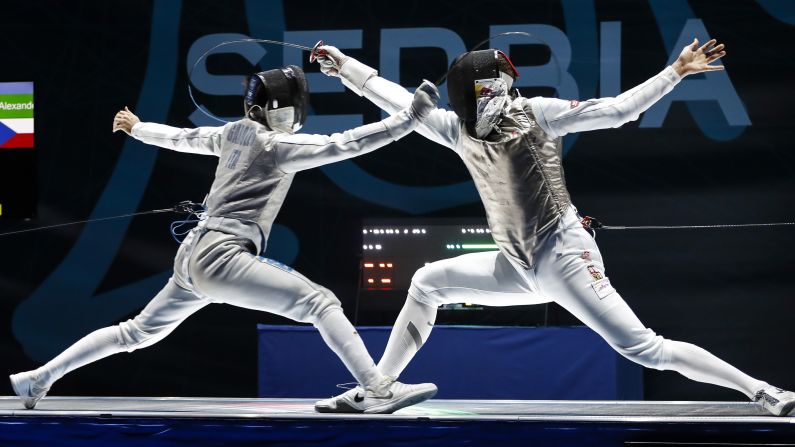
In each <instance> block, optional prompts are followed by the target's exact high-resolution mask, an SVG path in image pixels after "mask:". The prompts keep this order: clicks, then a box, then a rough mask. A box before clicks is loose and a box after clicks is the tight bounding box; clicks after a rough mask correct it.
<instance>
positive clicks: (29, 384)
mask: <svg viewBox="0 0 795 447" xmlns="http://www.w3.org/2000/svg"><path fill="white" fill-rule="evenodd" d="M8 378H9V379H11V387H12V388H14V392H15V393H16V394H17V396H19V398H20V399H22V403H23V404H25V408H27V409H28V410H32V409H33V408H34V407H35V406H36V403H38V401H39V399H41V398H42V397H44V395H45V394H47V391H50V389H49V388H39V387H38V386H36V376H35V375H34V374H33V371H28V372H23V373H19V374H12V375H10V376H8Z"/></svg>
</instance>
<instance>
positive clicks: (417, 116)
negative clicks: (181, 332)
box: [10, 66, 438, 413]
mask: <svg viewBox="0 0 795 447" xmlns="http://www.w3.org/2000/svg"><path fill="white" fill-rule="evenodd" d="M437 100H438V91H437V90H436V87H435V86H434V85H433V84H431V83H429V82H427V81H426V82H425V83H423V84H422V85H421V86H420V87H419V88H418V89H417V92H416V93H415V94H414V95H413V96H412V100H411V101H410V103H409V104H407V106H406V107H405V108H404V109H403V110H401V111H399V112H398V113H396V114H394V115H392V116H390V117H389V118H386V119H385V120H383V121H380V122H377V123H372V124H367V125H364V126H361V127H357V128H354V129H350V130H346V131H344V132H342V133H335V134H333V135H330V136H327V135H309V134H298V133H295V132H296V131H298V130H299V129H300V128H301V126H302V125H303V124H304V121H305V120H306V115H307V108H308V106H309V102H308V101H309V89H308V86H307V83H306V79H305V77H304V73H303V71H302V70H301V68H299V67H297V66H287V67H283V68H279V69H274V70H269V71H265V72H261V73H256V74H254V75H252V76H251V77H250V78H249V81H248V83H247V88H246V91H245V96H244V110H245V116H246V117H245V118H244V119H241V120H239V121H234V122H230V123H228V124H226V125H224V126H222V127H199V128H195V129H179V128H175V127H170V126H166V125H163V124H156V123H144V122H140V120H139V119H138V117H136V116H135V115H134V114H133V113H132V112H130V111H129V110H127V108H125V109H124V110H122V111H120V112H119V113H118V114H117V115H116V117H115V119H114V122H113V131H114V132H115V131H118V130H122V131H124V132H126V133H128V134H129V135H131V136H132V137H134V138H136V139H138V140H140V141H142V142H144V143H147V144H151V145H155V146H160V147H162V148H166V149H171V150H176V151H181V152H188V153H194V154H203V155H212V156H215V157H218V159H219V162H218V167H217V169H216V171H215V180H214V181H213V184H212V187H211V189H210V193H209V195H208V197H207V200H206V212H205V213H204V215H203V216H201V220H200V222H199V224H198V226H197V227H196V228H195V229H193V230H192V231H191V232H190V233H189V234H188V236H187V237H186V238H185V240H184V241H183V242H182V244H181V245H180V247H179V250H178V252H177V256H176V259H175V261H174V275H173V276H172V278H171V279H169V281H168V284H167V285H166V286H165V288H163V290H161V291H160V293H158V294H157V296H155V298H154V299H153V300H152V301H151V302H149V304H148V305H147V306H146V307H145V308H144V309H143V311H142V312H141V313H140V314H139V315H138V316H136V317H135V318H133V319H130V320H127V321H125V322H122V323H120V324H118V325H115V326H110V327H106V328H103V329H99V330H97V331H95V332H93V333H91V334H89V335H87V336H85V337H84V338H82V339H81V340H78V341H77V342H76V343H75V344H73V345H72V346H71V347H69V348H68V349H66V350H65V351H64V352H63V353H61V354H60V355H58V356H57V357H55V358H54V359H53V360H51V361H50V362H48V363H47V364H45V365H43V366H42V367H40V368H38V369H35V370H32V371H27V372H23V373H19V374H14V375H12V376H11V377H10V378H11V383H12V385H13V388H14V391H15V392H16V394H17V395H18V396H19V397H20V398H21V399H22V401H23V403H24V405H25V407H26V408H33V407H34V406H35V405H36V403H37V402H38V401H39V399H41V398H42V397H43V396H44V395H45V394H46V393H47V391H48V390H49V388H50V387H51V386H52V385H53V383H54V382H55V381H56V380H58V379H59V378H61V377H62V376H63V375H64V374H66V373H68V372H70V371H72V370H74V369H76V368H79V367H81V366H83V365H86V364H88V363H91V362H94V361H97V360H99V359H102V358H104V357H107V356H109V355H112V354H116V353H119V352H122V351H128V352H130V351H134V350H136V349H140V348H143V347H147V346H150V345H152V344H154V343H156V342H158V341H160V340H162V339H163V338H164V337H166V336H167V335H168V334H169V333H170V332H171V331H173V330H174V329H175V328H176V327H177V326H178V325H179V324H180V323H181V322H182V321H184V320H185V319H186V318H188V317H189V316H190V315H191V314H193V313H194V312H196V311H198V310H199V309H201V308H203V307H204V306H206V305H208V304H210V303H226V304H231V305H234V306H238V307H244V308H248V309H255V310H261V311H265V312H270V313H274V314H277V315H281V316H284V317H288V318H291V319H293V320H295V321H299V322H305V323H312V324H313V325H315V327H317V328H318V330H319V332H320V334H321V336H322V337H323V340H324V341H325V342H326V344H327V345H328V346H329V347H330V348H331V349H332V350H333V351H334V352H335V353H336V354H337V355H338V356H339V357H340V359H341V360H342V362H343V363H344V364H345V366H346V367H347V369H348V370H349V371H350V373H351V374H352V375H353V376H354V378H355V379H356V381H357V382H358V383H359V384H361V387H362V388H361V392H360V393H359V395H357V399H355V401H352V402H351V405H350V406H349V407H348V408H347V410H348V411H351V412H365V413H390V412H392V411H395V410H397V409H399V408H402V407H404V406H407V405H411V404H413V403H416V402H419V401H422V400H425V399H427V398H429V397H431V396H432V395H433V394H434V393H435V392H436V387H435V386H434V385H433V384H419V385H405V384H402V383H400V382H396V381H395V380H393V379H391V378H387V377H384V376H383V375H382V374H381V373H380V372H379V370H378V369H377V368H376V366H375V363H374V362H373V360H372V358H371V357H370V355H369V353H368V352H367V350H366V348H365V346H364V344H363V343H362V341H361V339H360V338H359V335H358V334H357V333H356V330H355V329H354V328H353V326H352V325H351V323H350V322H349V321H348V320H347V318H346V317H345V315H344V314H343V312H342V308H341V306H340V301H339V300H338V299H337V297H336V296H334V294H333V293H332V292H331V291H330V290H328V289H326V288H325V287H322V286H320V285H318V284H315V283H313V282H312V281H310V280H309V279H307V278H306V277H304V276H303V275H301V274H300V273H298V272H296V271H295V270H293V269H292V268H290V267H287V266H285V265H282V264H281V263H279V262H276V261H273V260H270V259H267V258H265V257H263V256H261V253H263V252H264V250H265V246H266V243H267V240H268V236H269V234H270V231H271V226H272V225H273V221H274V219H275V218H276V214H277V213H278V212H279V209H280V208H281V206H282V203H283V202H284V198H285V195H286V194H287V191H288V189H289V188H290V184H291V182H292V180H293V177H294V175H295V173H296V172H298V171H303V170H306V169H311V168H314V167H317V166H322V165H326V164H329V163H333V162H336V161H340V160H344V159H347V158H351V157H356V156H359V155H364V154H367V153H369V152H371V151H373V150H375V149H378V148H380V147H383V146H385V145H387V144H389V143H390V142H392V141H395V140H397V139H399V138H401V137H403V136H405V135H407V134H408V133H410V132H411V131H412V130H413V129H414V128H415V127H416V126H417V124H418V121H420V120H422V119H424V118H426V117H427V116H428V115H429V114H430V112H431V111H432V110H433V109H434V108H435V107H436V101H437ZM307 212H311V211H310V210H307ZM120 380H122V378H120Z"/></svg>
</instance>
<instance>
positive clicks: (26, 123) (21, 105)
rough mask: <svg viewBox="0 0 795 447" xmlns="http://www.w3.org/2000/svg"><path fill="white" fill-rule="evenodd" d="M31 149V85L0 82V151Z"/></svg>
mask: <svg viewBox="0 0 795 447" xmlns="http://www.w3.org/2000/svg"><path fill="white" fill-rule="evenodd" d="M24 147H33V83H32V82H0V149H4V148H24Z"/></svg>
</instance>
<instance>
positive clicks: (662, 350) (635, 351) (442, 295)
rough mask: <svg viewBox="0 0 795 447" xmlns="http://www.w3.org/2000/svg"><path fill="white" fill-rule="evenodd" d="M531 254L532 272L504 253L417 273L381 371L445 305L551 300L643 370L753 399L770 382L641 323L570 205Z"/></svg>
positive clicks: (399, 359) (403, 358)
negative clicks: (680, 376)
mask: <svg viewBox="0 0 795 447" xmlns="http://www.w3.org/2000/svg"><path fill="white" fill-rule="evenodd" d="M534 256H535V258H534V259H535V260H536V265H534V266H533V268H531V269H529V270H525V269H523V268H522V267H520V266H518V265H516V264H514V263H512V262H511V261H510V260H509V258H508V257H506V256H505V255H504V254H503V253H502V252H499V251H493V252H481V253H472V254H467V255H463V256H459V257H456V258H451V259H445V260H441V261H437V262H434V263H431V264H428V265H426V266H425V267H422V268H421V269H419V270H418V271H417V272H416V274H415V275H414V278H413V279H412V284H411V287H410V289H409V298H408V299H407V300H406V304H405V306H404V308H403V310H402V311H401V314H400V316H399V317H398V320H397V322H396V323H395V327H394V328H393V330H392V334H391V336H390V339H389V342H388V344H387V348H386V351H385V353H384V356H383V357H382V358H381V361H380V362H379V364H378V367H379V369H380V370H381V372H382V373H383V374H385V375H388V376H393V377H398V376H399V375H400V373H401V372H402V371H403V369H404V368H405V367H406V365H408V363H409V361H410V360H411V358H412V357H413V356H414V354H415V353H416V351H417V350H418V349H419V348H420V347H421V346H422V344H423V343H424V342H425V341H426V340H427V338H428V336H429V335H430V332H431V329H432V328H433V323H434V320H435V318H436V308H437V307H438V306H440V305H443V304H449V303H473V304H480V305H485V306H513V305H527V304H540V303H547V302H551V301H554V302H556V303H558V304H560V305H561V306H562V307H564V308H565V309H566V310H568V311H569V312H571V313H572V314H573V315H574V316H575V317H577V318H578V319H579V320H580V321H582V322H583V323H584V324H585V325H587V326H588V327H590V328H591V329H593V330H594V331H595V332H597V333H598V334H599V335H600V336H602V338H604V339H605V341H607V343H609V344H610V346H612V347H613V348H614V349H615V350H616V351H618V352H619V353H620V354H621V355H623V356H625V357H626V358H628V359H630V360H632V361H633V362H636V363H639V364H641V365H643V366H646V367H649V368H655V369H660V370H674V371H677V372H679V373H681V374H683V375H685V376H686V377H688V378H691V379H693V380H697V381H701V382H707V383H712V384H716V385H721V386H724V387H729V388H733V389H736V390H738V391H740V392H743V393H745V394H746V395H747V396H749V397H751V396H753V395H754V393H755V392H756V391H758V390H759V389H761V388H762V386H764V385H765V382H761V381H758V380H755V379H753V378H751V377H749V376H747V375H746V374H744V373H742V372H741V371H739V370H737V369H736V368H734V367H733V366H731V365H729V364H727V363H726V362H724V361H722V360H720V359H718V358H717V357H715V356H714V355H712V354H710V353H709V352H707V351H705V350H704V349H702V348H699V347H697V346H694V345H692V344H688V343H682V342H677V341H672V340H668V339H665V338H663V337H661V336H659V335H657V334H655V333H654V331H652V330H651V329H649V328H647V327H646V326H644V325H643V323H641V321H640V320H639V319H638V317H637V316H636V315H635V313H634V312H633V311H632V309H630V308H629V306H628V305H627V303H626V302H625V301H624V299H623V298H622V297H621V295H619V294H618V292H616V291H615V289H614V288H613V286H612V285H611V284H610V280H609V279H608V277H607V275H606V273H605V267H604V262H603V260H602V255H601V253H600V252H599V248H598V247H597V246H596V243H595V241H594V240H593V238H592V237H591V235H590V234H588V232H587V231H585V230H584V229H583V227H582V225H581V224H580V222H579V218H578V217H577V214H576V211H575V210H574V209H573V208H570V209H569V210H568V211H567V212H566V214H565V215H564V217H563V218H562V219H561V221H560V222H559V224H558V227H557V229H556V230H555V232H554V233H553V234H551V235H550V236H549V237H548V238H547V239H546V240H545V242H544V243H543V244H542V245H541V246H540V247H539V248H538V250H537V252H536V253H535V254H534Z"/></svg>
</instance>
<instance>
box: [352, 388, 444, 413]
mask: <svg viewBox="0 0 795 447" xmlns="http://www.w3.org/2000/svg"><path fill="white" fill-rule="evenodd" d="M437 391H439V389H438V388H436V387H434V389H432V390H426V391H419V392H417V393H415V394H408V395H406V396H405V397H403V398H402V399H400V400H397V401H394V402H389V403H388V404H384V405H379V406H373V407H370V408H368V409H366V410H364V413H365V414H391V413H394V412H396V411H398V410H400V409H401V408H406V407H409V406H411V405H415V404H418V403H420V402H423V401H426V400H428V399H430V398H432V397H433V396H435V395H436V392H437Z"/></svg>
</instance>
